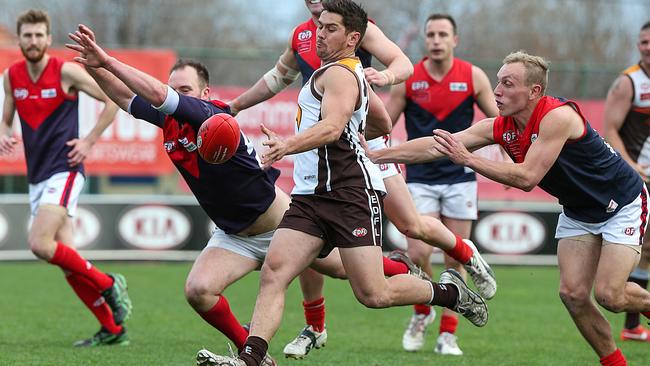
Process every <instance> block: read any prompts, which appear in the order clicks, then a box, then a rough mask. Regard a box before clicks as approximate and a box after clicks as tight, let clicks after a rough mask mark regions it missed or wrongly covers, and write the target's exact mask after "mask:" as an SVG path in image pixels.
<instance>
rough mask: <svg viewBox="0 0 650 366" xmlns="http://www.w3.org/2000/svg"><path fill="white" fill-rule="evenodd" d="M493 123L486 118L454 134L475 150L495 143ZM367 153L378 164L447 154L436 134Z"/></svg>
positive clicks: (419, 161) (459, 141)
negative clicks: (443, 150)
mask: <svg viewBox="0 0 650 366" xmlns="http://www.w3.org/2000/svg"><path fill="white" fill-rule="evenodd" d="M493 124H494V119H493V118H488V119H484V120H482V121H480V122H478V123H476V124H475V125H473V126H471V127H470V128H468V129H466V130H463V131H460V132H457V133H455V134H454V135H452V136H453V138H454V139H455V140H456V141H457V142H458V143H459V144H460V145H461V146H463V147H464V148H465V149H466V151H467V152H468V153H469V151H474V150H477V149H480V148H481V147H483V146H487V145H491V144H493V143H494V139H493V138H492V126H493ZM436 131H437V130H436ZM436 131H434V133H436ZM364 148H365V146H364ZM366 155H368V158H370V160H372V162H374V163H376V164H381V163H404V164H417V163H426V162H430V161H433V160H436V159H439V158H441V157H443V156H445V154H444V153H443V152H442V151H440V142H439V141H438V139H436V138H435V137H434V136H427V137H420V138H418V139H413V140H409V141H407V142H405V143H403V144H400V145H395V146H391V147H389V148H387V149H379V150H371V151H369V150H368V149H366ZM470 155H471V154H470Z"/></svg>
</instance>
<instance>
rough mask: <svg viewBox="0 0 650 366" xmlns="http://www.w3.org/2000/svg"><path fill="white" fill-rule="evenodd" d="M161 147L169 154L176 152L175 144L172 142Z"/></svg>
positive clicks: (166, 142) (167, 142)
mask: <svg viewBox="0 0 650 366" xmlns="http://www.w3.org/2000/svg"><path fill="white" fill-rule="evenodd" d="M163 147H164V148H165V151H166V152H167V153H168V154H169V153H171V152H173V151H174V150H176V142H174V141H165V142H164V143H163Z"/></svg>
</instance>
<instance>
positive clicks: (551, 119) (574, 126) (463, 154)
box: [434, 106, 585, 191]
mask: <svg viewBox="0 0 650 366" xmlns="http://www.w3.org/2000/svg"><path fill="white" fill-rule="evenodd" d="M473 127H474V126H472V127H470V128H473ZM584 128H585V126H584V123H583V121H582V118H581V117H580V116H579V115H578V114H577V113H576V112H575V110H573V108H572V107H570V106H563V107H560V108H557V109H554V110H553V111H551V112H549V113H548V114H547V115H546V116H544V118H543V119H542V121H541V122H540V127H539V134H538V137H537V140H535V143H533V144H531V146H530V148H529V149H528V152H526V158H525V159H524V161H523V162H522V163H507V162H500V161H493V160H489V159H486V158H483V157H481V156H478V155H476V154H471V153H469V152H468V151H467V150H466V149H465V148H464V146H463V144H462V143H461V142H459V141H458V140H457V139H456V138H455V136H454V135H452V134H450V133H449V132H448V131H443V130H435V131H434V138H435V139H436V142H438V145H437V146H436V149H437V150H438V151H439V152H440V153H442V154H444V155H446V156H448V157H449V158H450V159H451V160H452V161H453V162H454V163H456V164H460V165H465V166H468V167H470V168H472V169H473V170H474V171H475V172H477V173H479V174H481V175H483V176H485V177H487V178H489V179H491V180H493V181H496V182H499V183H503V184H507V185H509V186H512V187H516V188H519V189H522V190H524V191H530V190H532V189H533V188H535V186H537V184H538V183H539V182H540V181H541V180H542V179H543V178H544V176H545V175H546V173H548V171H549V170H550V169H551V167H552V166H553V164H555V161H556V160H557V158H558V156H559V155H560V152H561V150H562V148H563V147H564V145H565V144H566V142H567V141H568V140H569V139H574V138H578V137H579V136H581V135H582V133H583V131H584ZM468 130H469V129H468ZM466 131H467V130H466Z"/></svg>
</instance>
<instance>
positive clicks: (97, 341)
mask: <svg viewBox="0 0 650 366" xmlns="http://www.w3.org/2000/svg"><path fill="white" fill-rule="evenodd" d="M72 226H73V225H72V220H71V219H70V218H67V219H66V220H65V222H64V224H63V226H62V227H61V228H60V229H59V231H58V232H57V233H56V235H55V240H57V241H59V242H63V243H72V242H73V240H74V237H73V228H72ZM64 274H65V279H66V281H68V284H69V285H70V287H71V288H72V290H73V291H74V292H75V294H76V295H77V297H79V299H81V301H82V302H83V303H84V305H86V307H87V308H88V310H90V311H91V312H92V313H93V315H94V316H95V318H97V321H99V323H100V324H101V329H100V330H99V332H97V333H96V334H95V335H93V336H92V337H90V338H88V339H84V340H80V341H77V342H75V343H74V345H75V346H76V347H88V346H98V345H105V344H110V345H127V344H129V337H128V335H127V333H126V327H124V326H123V325H117V324H115V320H114V319H113V312H112V311H111V308H110V307H109V306H108V304H107V303H106V301H105V300H104V297H103V296H102V294H101V293H100V292H99V291H97V289H96V288H95V286H94V285H93V284H92V283H91V282H90V281H89V280H88V279H86V278H85V277H83V276H80V275H78V274H75V273H71V272H65V271H64Z"/></svg>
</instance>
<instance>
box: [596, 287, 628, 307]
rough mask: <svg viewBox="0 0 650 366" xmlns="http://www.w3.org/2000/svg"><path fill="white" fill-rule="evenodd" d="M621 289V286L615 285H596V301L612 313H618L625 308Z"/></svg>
mask: <svg viewBox="0 0 650 366" xmlns="http://www.w3.org/2000/svg"><path fill="white" fill-rule="evenodd" d="M622 289H623V287H621V288H617V287H615V286H598V285H596V290H595V291H594V295H595V297H596V302H598V304H600V306H602V307H604V308H605V309H607V310H609V311H611V312H613V313H620V312H622V311H624V310H625V299H624V294H623V291H622Z"/></svg>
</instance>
